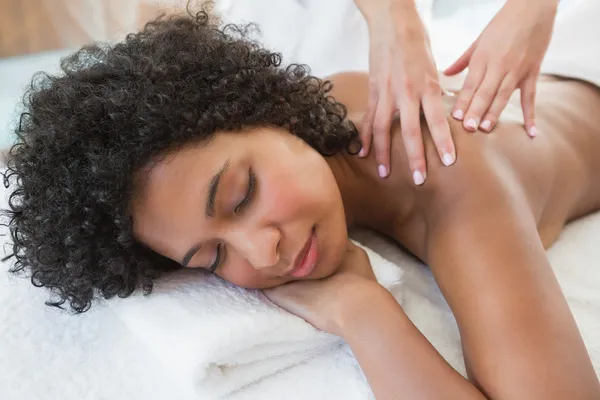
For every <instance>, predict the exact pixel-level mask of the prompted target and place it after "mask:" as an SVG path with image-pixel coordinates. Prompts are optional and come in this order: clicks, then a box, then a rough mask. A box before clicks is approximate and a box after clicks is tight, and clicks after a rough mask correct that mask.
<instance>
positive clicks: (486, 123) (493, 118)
mask: <svg viewBox="0 0 600 400" xmlns="http://www.w3.org/2000/svg"><path fill="white" fill-rule="evenodd" d="M515 88H516V80H515V79H513V78H512V77H511V76H509V75H507V76H506V77H504V79H503V80H502V83H501V84H500V88H499V89H498V92H497V93H496V98H495V99H494V101H493V102H492V105H491V106H490V108H489V109H488V111H487V113H486V114H485V116H484V117H483V120H482V122H481V124H480V125H479V128H480V129H481V130H482V131H484V132H491V130H492V129H494V127H495V126H496V123H497V122H498V118H500V115H501V114H502V111H504V109H505V108H506V105H507V104H508V101H509V100H510V96H512V94H513V92H514V91H515Z"/></svg>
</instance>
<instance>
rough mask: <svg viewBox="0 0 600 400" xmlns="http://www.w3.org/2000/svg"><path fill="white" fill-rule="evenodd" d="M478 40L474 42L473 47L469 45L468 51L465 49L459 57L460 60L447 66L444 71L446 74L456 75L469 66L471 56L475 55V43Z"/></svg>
mask: <svg viewBox="0 0 600 400" xmlns="http://www.w3.org/2000/svg"><path fill="white" fill-rule="evenodd" d="M476 43H477V42H474V43H473V44H472V45H471V47H469V48H468V49H467V51H465V52H464V53H463V54H462V55H461V56H460V57H459V58H458V60H456V61H454V64H452V65H451V66H449V67H448V68H446V70H445V71H444V75H447V76H451V75H456V74H459V73H461V72H462V71H464V70H465V68H467V67H468V66H469V62H471V56H472V55H473V52H474V51H475V47H476V46H475V44H476Z"/></svg>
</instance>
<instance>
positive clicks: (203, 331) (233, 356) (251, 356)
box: [111, 249, 402, 397]
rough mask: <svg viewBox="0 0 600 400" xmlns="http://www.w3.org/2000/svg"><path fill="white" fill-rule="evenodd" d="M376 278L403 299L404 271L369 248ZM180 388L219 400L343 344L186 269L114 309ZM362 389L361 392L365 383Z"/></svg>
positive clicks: (259, 298) (258, 297)
mask: <svg viewBox="0 0 600 400" xmlns="http://www.w3.org/2000/svg"><path fill="white" fill-rule="evenodd" d="M366 251H367V254H368V255H369V258H370V260H371V265H372V266H373V270H374V272H375V275H376V277H377V280H378V281H379V282H380V283H381V284H382V285H383V286H385V287H386V288H388V289H389V290H390V292H392V294H394V296H395V297H396V298H397V299H398V300H399V301H400V300H401V295H402V292H401V285H400V282H401V276H402V271H401V269H400V268H399V267H398V266H396V265H394V264H391V263H390V262H388V261H386V260H384V259H383V258H381V257H380V256H379V255H377V254H375V253H373V252H372V251H371V250H369V249H366ZM111 305H112V306H114V310H115V312H116V314H117V315H118V316H119V317H121V319H122V320H123V321H124V323H125V324H126V325H127V326H128V327H129V329H130V330H131V331H132V332H133V333H134V334H135V335H136V336H137V337H139V338H140V340H141V341H143V342H144V343H146V344H148V346H149V347H151V348H152V349H153V350H154V351H155V352H156V354H157V355H158V356H159V358H160V359H161V360H163V361H164V362H165V365H168V367H169V369H170V370H171V371H174V372H176V375H177V376H179V377H180V378H181V381H182V384H187V385H190V386H191V387H195V388H196V389H197V390H198V392H199V393H201V394H204V395H207V396H212V397H218V396H223V395H226V394H230V393H232V392H234V391H237V390H239V389H240V388H242V387H244V386H246V385H248V384H250V383H252V382H255V381H258V380H261V379H263V378H265V377H268V376H270V375H273V374H274V373H277V372H279V371H282V370H284V369H286V368H289V367H291V366H293V365H295V364H299V363H301V362H304V361H307V360H309V359H311V358H314V357H316V356H317V355H319V354H322V353H324V352H327V353H330V354H335V353H337V352H342V353H345V352H347V349H345V348H344V346H343V343H342V342H341V340H340V339H339V338H338V337H336V336H333V335H329V334H326V333H324V332H321V331H318V330H316V329H315V328H313V327H312V326H311V325H310V324H308V323H306V322H305V321H304V320H302V319H300V318H298V317H296V316H294V315H292V314H290V313H288V312H285V311H283V310H282V309H280V308H279V307H276V306H274V305H273V304H272V303H271V302H270V301H269V300H268V299H266V298H265V296H264V295H263V294H262V293H261V292H260V291H254V290H244V289H240V288H238V287H235V286H233V285H231V284H229V283H227V282H225V281H223V280H221V279H218V278H216V277H214V276H206V275H205V274H198V271H189V270H188V271H183V272H182V273H178V274H173V275H172V276H170V277H168V278H166V279H164V280H163V281H161V282H159V283H158V284H157V285H156V288H155V290H154V292H153V293H152V295H151V296H147V297H144V296H141V295H137V296H133V297H130V298H127V299H125V300H123V301H115V302H112V303H111ZM353 383H355V384H357V385H358V386H359V388H357V389H361V390H362V391H364V390H365V388H364V387H362V386H364V385H365V384H366V383H365V382H363V381H362V380H358V381H354V382H348V383H347V384H350V385H351V384H353Z"/></svg>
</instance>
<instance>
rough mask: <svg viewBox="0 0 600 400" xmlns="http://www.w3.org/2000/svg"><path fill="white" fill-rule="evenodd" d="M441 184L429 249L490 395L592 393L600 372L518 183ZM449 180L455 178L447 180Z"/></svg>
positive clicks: (495, 178) (484, 178)
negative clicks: (581, 335)
mask: <svg viewBox="0 0 600 400" xmlns="http://www.w3.org/2000/svg"><path fill="white" fill-rule="evenodd" d="M472 175H473V176H474V177H475V179H479V180H480V181H479V182H471V183H470V187H468V186H464V187H461V186H460V185H459V186H458V187H457V186H456V185H455V186H450V187H445V185H451V183H445V184H442V183H440V187H438V190H439V193H438V195H437V197H436V200H435V201H437V202H438V203H439V204H437V205H436V207H435V208H436V209H439V210H441V211H439V212H438V213H432V215H433V216H432V217H431V219H430V221H428V228H429V234H428V241H427V253H428V254H427V256H428V257H427V258H428V261H429V265H430V267H431V270H432V271H433V274H434V276H435V278H436V281H437V283H438V285H439V286H440V289H441V290H442V292H443V294H444V296H445V298H446V300H447V301H448V303H449V305H450V307H451V308H452V311H453V313H454V315H455V317H456V319H457V322H458V325H459V328H460V332H461V339H462V343H463V349H464V353H465V358H466V360H467V361H468V363H469V365H470V367H471V371H472V373H473V378H474V379H475V381H476V382H477V383H478V384H479V385H480V386H482V389H483V390H484V392H486V393H487V394H488V395H489V396H490V397H491V398H511V399H512V398H515V399H517V398H544V399H551V398H573V399H574V398H587V397H585V396H586V395H590V393H595V394H596V395H597V394H598V386H597V379H596V376H595V373H594V370H593V368H592V366H591V362H590V360H589V357H588V355H587V352H586V349H585V347H584V345H583V342H582V340H581V337H580V335H579V332H578V330H577V327H576V324H575V321H574V319H573V317H572V315H571V312H570V310H569V308H568V305H567V303H566V301H565V298H564V296H563V295H562V292H561V290H560V287H559V285H558V282H557V281H556V278H555V276H554V274H553V272H552V269H551V267H550V264H549V261H548V259H547V257H546V253H545V250H544V247H543V245H542V242H541V240H540V238H539V235H538V233H537V228H536V222H535V219H534V217H533V214H532V212H531V211H530V209H529V207H528V204H527V201H526V200H525V197H524V196H521V195H519V191H518V186H517V185H513V184H512V183H511V181H510V179H503V178H502V176H501V175H499V174H498V173H491V172H490V173H479V174H472ZM448 181H450V182H451V179H448Z"/></svg>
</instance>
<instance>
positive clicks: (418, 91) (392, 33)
mask: <svg viewBox="0 0 600 400" xmlns="http://www.w3.org/2000/svg"><path fill="white" fill-rule="evenodd" d="M356 4H357V5H358V7H359V8H360V10H361V12H362V13H363V15H364V16H365V19H366V20H367V23H368V26H369V40H370V49H369V53H370V54H369V89H370V94H369V106H368V111H367V113H366V115H365V117H364V120H363V124H362V127H361V140H362V142H363V151H361V153H359V155H361V156H366V155H367V154H368V153H369V151H370V149H371V145H373V146H374V150H375V159H376V160H377V165H378V172H379V175H380V176H381V177H385V176H387V175H388V174H389V173H390V172H391V170H390V126H391V122H392V118H393V114H394V113H395V111H396V110H398V111H399V112H400V122H401V123H402V138H403V141H404V146H405V148H406V153H407V156H408V162H409V167H410V170H411V172H412V176H413V179H414V181H415V184H417V185H420V184H422V183H423V182H424V181H425V178H426V174H427V166H426V160H425V152H424V147H423V135H422V132H421V123H420V110H421V107H422V109H423V113H424V115H425V119H426V120H427V124H428V126H429V129H430V131H431V135H432V138H433V141H434V143H435V146H436V148H437V150H438V153H439V157H440V159H441V160H442V162H443V163H444V164H445V165H451V164H452V163H454V160H455V158H456V152H455V149H454V143H453V141H452V136H451V135H450V128H449V125H448V121H447V120H446V114H445V110H444V106H443V104H442V96H441V95H442V90H441V88H440V84H439V80H438V73H437V68H436V65H435V62H434V60H433V56H432V53H431V48H430V43H429V37H428V35H427V31H426V29H425V27H424V25H423V22H422V21H421V19H420V17H419V14H418V12H417V9H416V7H415V3H414V0H356Z"/></svg>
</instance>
